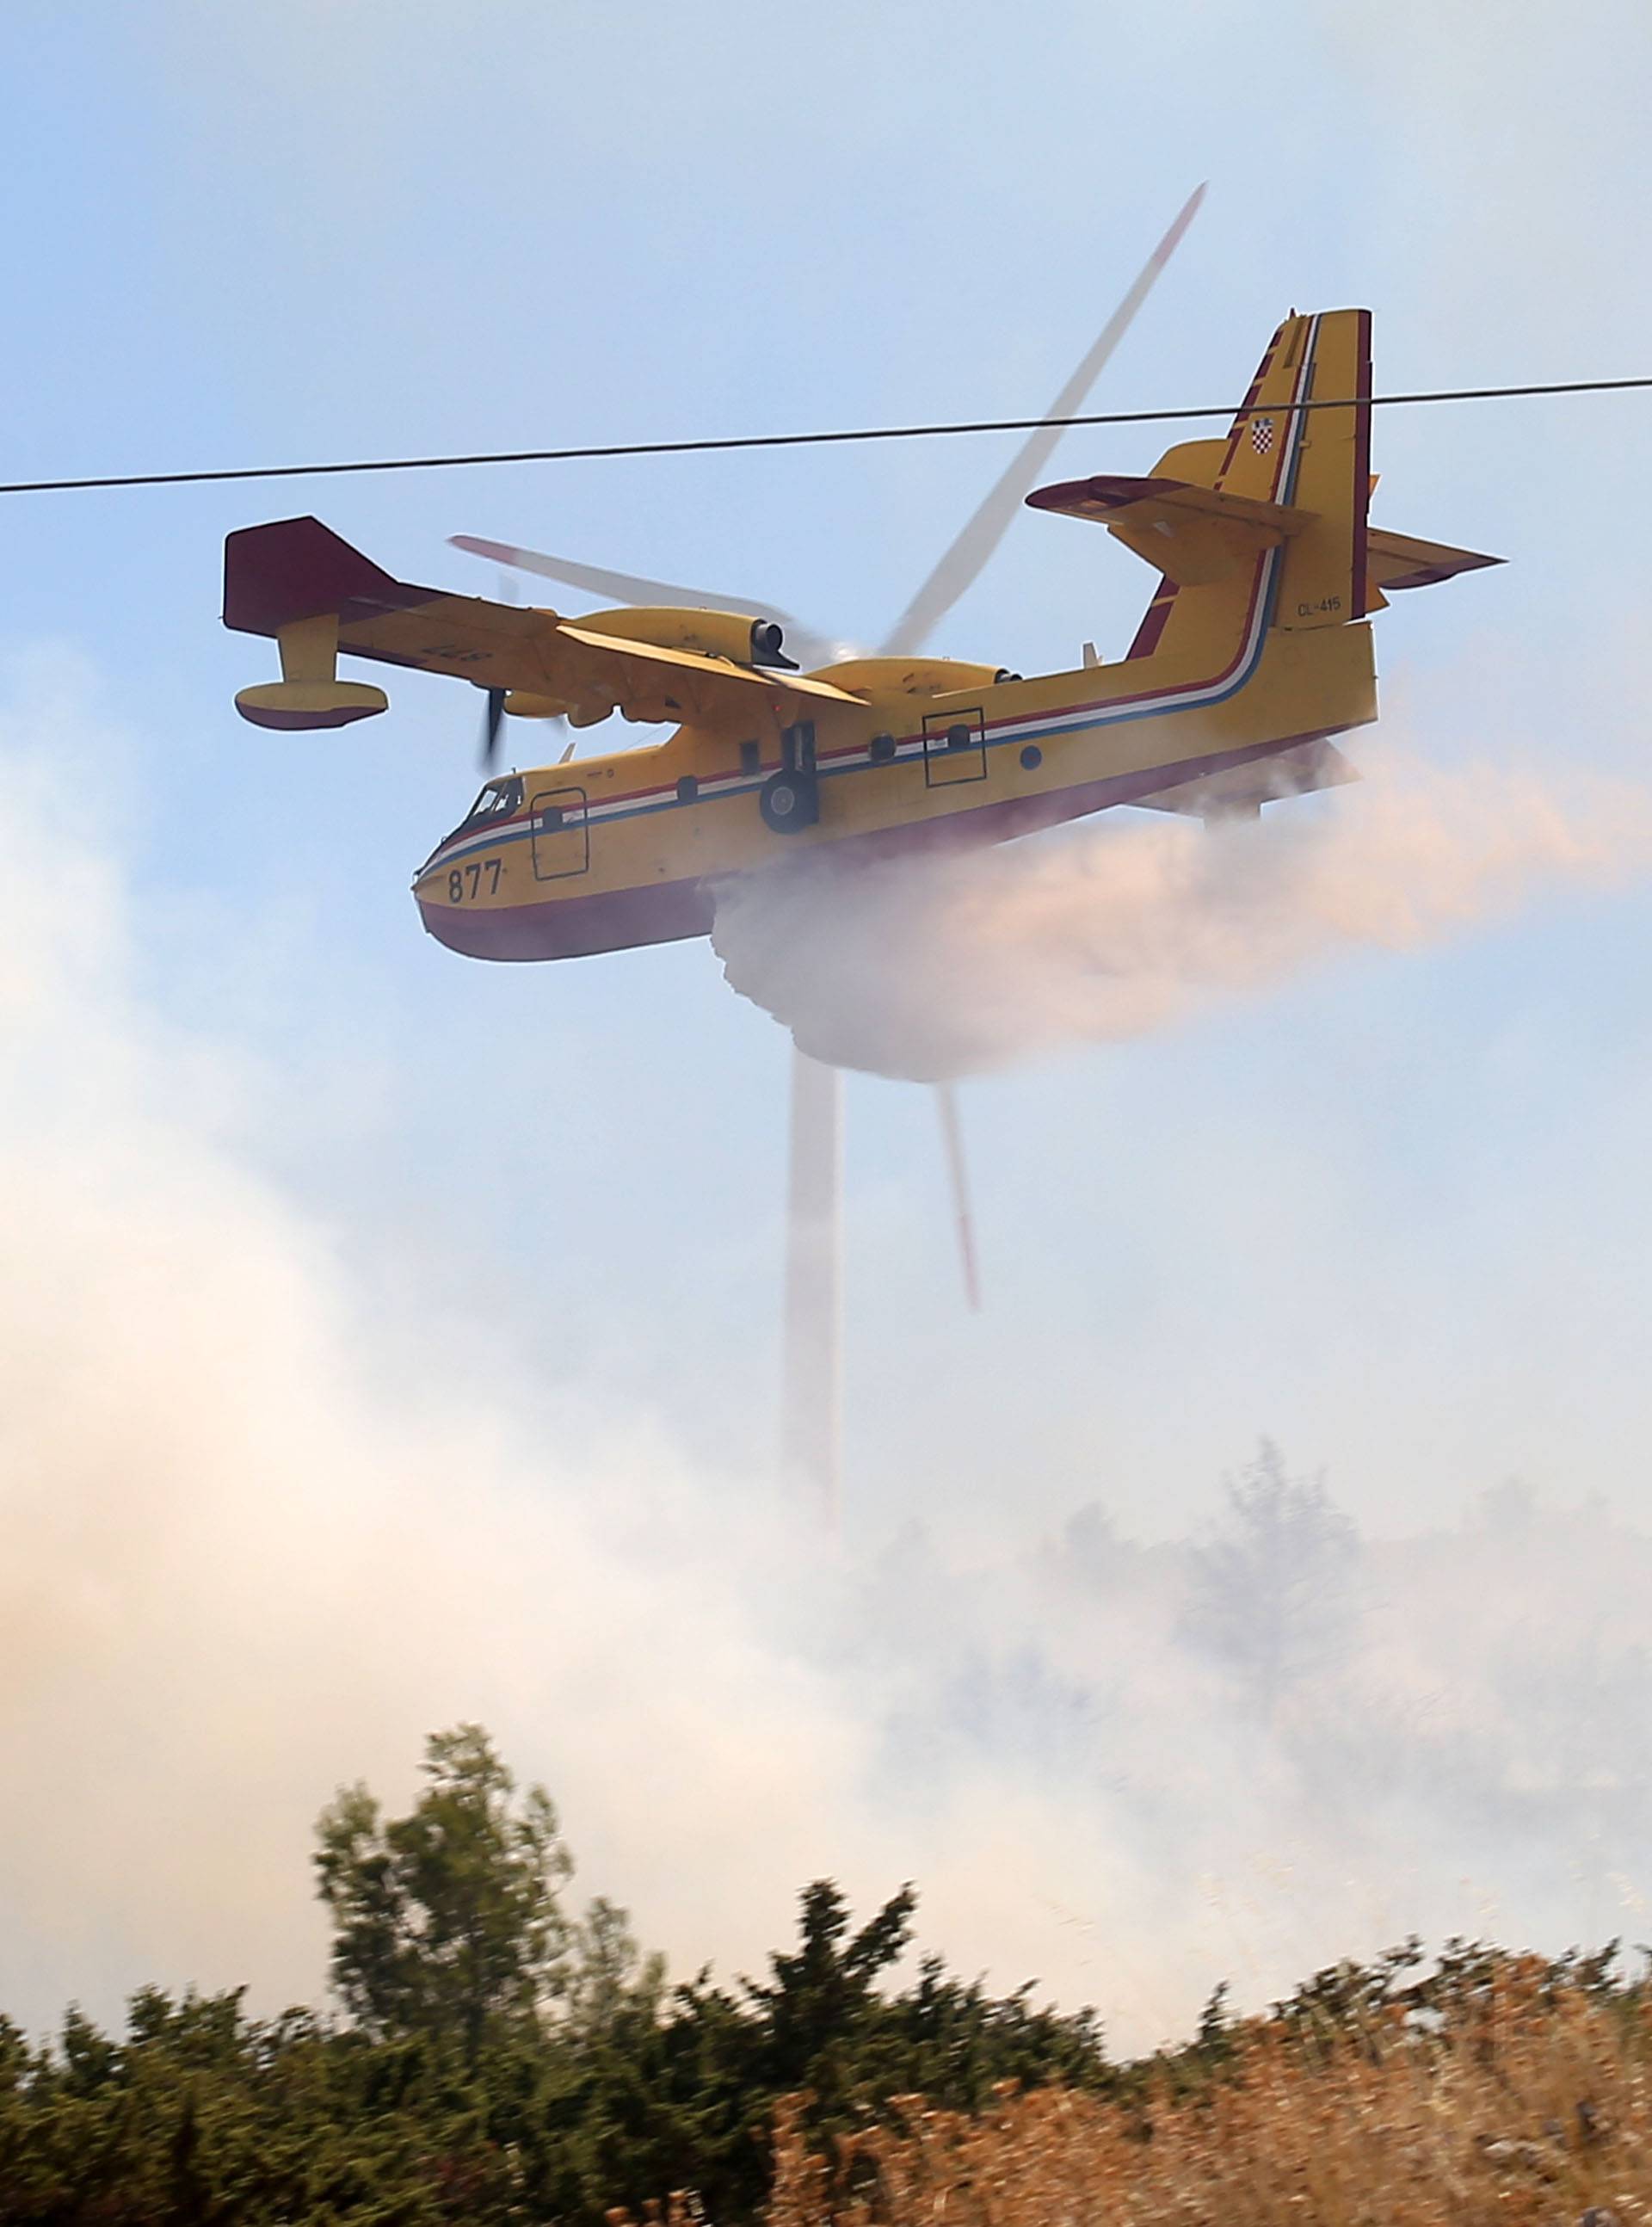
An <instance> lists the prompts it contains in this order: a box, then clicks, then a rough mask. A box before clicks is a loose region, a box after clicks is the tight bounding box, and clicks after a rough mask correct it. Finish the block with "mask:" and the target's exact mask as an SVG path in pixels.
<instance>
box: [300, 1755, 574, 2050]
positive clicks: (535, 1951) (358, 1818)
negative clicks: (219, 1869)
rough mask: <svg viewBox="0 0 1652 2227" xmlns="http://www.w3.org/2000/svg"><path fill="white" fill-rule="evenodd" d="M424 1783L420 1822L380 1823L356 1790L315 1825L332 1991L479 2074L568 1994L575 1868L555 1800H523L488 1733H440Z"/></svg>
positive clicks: (344, 1793)
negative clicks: (567, 1910)
mask: <svg viewBox="0 0 1652 2227" xmlns="http://www.w3.org/2000/svg"><path fill="white" fill-rule="evenodd" d="M424 1780H425V1784H424V1790H423V1792H422V1793H421V1794H420V1796H419V1797H418V1802H417V1803H415V1805H414V1807H413V1809H412V1811H411V1815H408V1816H405V1817H398V1818H392V1819H389V1820H387V1821H386V1820H383V1819H381V1817H380V1810H379V1804H378V1803H377V1802H376V1801H375V1800H374V1798H373V1796H372V1795H371V1794H370V1793H369V1792H368V1791H367V1788H366V1786H365V1785H362V1784H359V1783H358V1784H356V1785H354V1786H350V1787H344V1788H341V1790H340V1791H339V1794H338V1796H337V1797H336V1799H335V1801H334V1802H333V1803H331V1804H330V1806H329V1807H328V1809H325V1810H323V1811H322V1815H321V1817H320V1819H319V1821H318V1822H317V1825H316V1836H317V1840H318V1842H319V1846H318V1847H317V1850H316V1857H315V1865H316V1880H317V1891H318V1892H319V1893H320V1895H321V1898H322V1901H323V1902H324V1903H325V1904H326V1905H327V1906H328V1911H330V1912H331V1913H332V1918H333V1925H334V1939H333V1953H332V1965H331V1969H332V1977H333V1985H334V1988H335V1990H336V1992H337V1994H338V1995H339V1997H340V2000H341V2001H342V2002H343V2004H344V2005H345V2007H346V2008H347V2009H348V2011H349V2012H350V2013H352V2015H353V2016H354V2018H355V2019H356V2020H358V2021H359V2023H360V2025H361V2026H362V2027H363V2028H364V2029H365V2030H366V2031H367V2032H368V2033H369V2034H371V2035H373V2036H374V2037H375V2038H383V2037H386V2036H393V2035H398V2034H402V2035H407V2034H416V2033H422V2034H427V2035H430V2036H432V2037H434V2038H437V2039H451V2038H455V2037H456V2038H457V2039H458V2040H459V2042H460V2045H461V2046H462V2049H463V2052H464V2055H465V2060H466V2062H467V2063H468V2064H472V2065H474V2064H475V2062H476V2058H477V2056H478V2053H479V2052H480V2051H481V2048H482V2043H483V2041H484V2039H487V2038H488V2035H489V2034H490V2032H496V2031H500V2030H506V2029H510V2028H518V2029H520V2028H524V2027H526V2028H531V2027H533V2026H534V2025H535V2024H536V2023H537V2021H538V2019H539V2014H540V2013H542V2011H543V2010H544V2009H545V2006H546V2005H547V2004H548V2002H549V2001H550V2000H552V1998H554V1997H555V1996H556V1995H558V1994H559V1993H561V1992H562V1990H563V1988H564V1985H565V1980H566V1959H567V1951H568V1943H569V1930H570V1929H569V1926H568V1923H567V1920H566V1919H565V1918H564V1916H563V1913H562V1908H561V1904H560V1901H559V1899H558V1894H559V1890H560V1889H561V1887H562V1886H564V1884H565V1882H566V1881H567V1879H568V1878H569V1877H570V1875H571V1873H572V1870H573V1863H572V1860H571V1857H570V1856H569V1854H568V1852H567V1849H566V1848H565V1847H564V1844H563V1841H562V1839H561V1836H560V1835H559V1833H558V1825H557V1813H556V1810H555V1809H554V1807H553V1806H552V1802H551V1797H550V1796H549V1795H547V1794H546V1792H545V1789H544V1788H543V1787H542V1786H531V1787H529V1788H528V1789H527V1790H526V1793H525V1794H524V1795H523V1796H521V1798H520V1801H518V1800H516V1799H514V1797H515V1795H516V1782H515V1780H514V1778H513V1776H512V1774H511V1773H510V1771H508V1770H507V1768H506V1766H505V1764H504V1763H503V1762H502V1761H501V1758H500V1757H499V1756H498V1754H497V1753H496V1752H495V1751H494V1746H493V1744H492V1742H491V1741H490V1740H489V1739H488V1735H487V1733H486V1732H484V1731H483V1730H482V1726H480V1725H459V1726H456V1727H455V1728H454V1729H453V1730H452V1731H451V1732H433V1733H431V1736H430V1738H429V1739H427V1740H426V1742H425V1747H424Z"/></svg>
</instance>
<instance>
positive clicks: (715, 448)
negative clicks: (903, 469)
mask: <svg viewBox="0 0 1652 2227" xmlns="http://www.w3.org/2000/svg"><path fill="white" fill-rule="evenodd" d="M1646 387H1652V378H1648V379H1572V380H1559V381H1556V382H1553V383H1552V384H1549V385H1545V386H1454V387H1444V388H1441V389H1439V390H1438V391H1437V392H1432V393H1426V394H1374V395H1373V396H1372V397H1371V407H1372V408H1373V409H1374V410H1383V409H1387V410H1393V409H1400V408H1407V407H1411V406H1413V405H1416V404H1418V403H1423V402H1505V401H1509V400H1512V399H1515V398H1516V397H1520V396H1525V395H1543V394H1622V393H1627V392H1632V391H1634V390H1636V389H1639V388H1646ZM1355 399H1357V398H1355V397H1352V396H1349V395H1342V396H1336V397H1331V398H1328V399H1325V400H1323V401H1315V402H1287V403H1279V404H1266V405H1264V404H1259V405H1255V407H1254V409H1253V411H1252V412H1251V413H1250V414H1252V415H1266V416H1268V417H1272V418H1282V417H1286V416H1290V415H1293V414H1294V413H1295V412H1298V411H1307V410H1347V409H1349V408H1350V407H1351V406H1352V405H1353V403H1354V401H1355ZM1244 414H1246V413H1245V412H1243V411H1242V410H1241V411H1235V409H1234V405H1233V404H1232V403H1231V402H1220V403H1210V404H1208V405H1204V406H1203V407H1202V408H1199V409H1196V410H1107V411H1088V412H1083V413H1082V414H1081V415H1079V416H1075V417H1071V418H969V419H967V420H965V421H963V422H961V423H957V424H939V425H858V426H853V427H845V428H841V429H839V430H837V431H829V432H820V433H729V434H719V435H714V436H711V437H707V438H705V439H702V440H693V441H603V442H596V443H589V444H587V445H585V446H582V447H579V448H570V449H495V450H485V451H482V452H480V453H477V454H475V455H468V456H370V457H357V458H354V459H352V460H351V461H349V462H348V463H329V464H236V465H230V466H225V467H220V468H219V469H214V470H211V471H196V472H108V473H102V474H99V475H92V476H87V477H85V478H78V479H55V480H8V481H0V495H68V494H73V493H76V492H80V491H84V490H87V489H90V488H141V487H205V486H210V485H214V484H216V483H218V482H223V481H229V480H303V479H335V478H338V477H340V476H341V475H343V474H345V473H348V472H439V471H450V470H452V469H455V468H456V467H457V466H460V465H464V464H571V463H589V462H594V461H596V460H599V459H601V458H604V457H613V456H707V455H711V454H715V453H718V452H726V451H728V450H737V449H820V448H827V447H831V446H833V445H838V444H842V443H848V442H852V441H933V440H936V439H939V438H941V437H943V436H945V435H948V434H958V433H1026V432H1030V431H1034V430H1035V429H1036V428H1037V427H1039V426H1068V425H1165V424H1177V423H1182V422H1185V421H1186V420H1188V419H1190V418H1234V417H1238V416H1242V415H1244Z"/></svg>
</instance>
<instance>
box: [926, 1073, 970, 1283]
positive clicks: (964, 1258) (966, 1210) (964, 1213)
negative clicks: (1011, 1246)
mask: <svg viewBox="0 0 1652 2227" xmlns="http://www.w3.org/2000/svg"><path fill="white" fill-rule="evenodd" d="M935 1106H936V1109H937V1111H938V1112H939V1113H940V1115H941V1142H942V1144H943V1145H945V1146H946V1151H947V1175H948V1176H949V1177H950V1178H951V1181H952V1210H953V1219H954V1222H956V1223H957V1225H958V1252H959V1258H960V1261H961V1263H962V1265H963V1270H964V1297H965V1298H966V1299H967V1300H968V1302H969V1305H970V1310H971V1311H972V1312H973V1313H974V1314H979V1312H980V1311H981V1279H980V1268H979V1262H978V1260H977V1259H976V1254H975V1218H974V1216H973V1214H972V1213H971V1212H970V1205H969V1177H968V1175H967V1172H966V1169H965V1165H964V1133H963V1129H962V1127H961V1126H960V1122H959V1119H958V1087H957V1085H956V1084H955V1083H952V1082H938V1083H937V1084H936V1085H935Z"/></svg>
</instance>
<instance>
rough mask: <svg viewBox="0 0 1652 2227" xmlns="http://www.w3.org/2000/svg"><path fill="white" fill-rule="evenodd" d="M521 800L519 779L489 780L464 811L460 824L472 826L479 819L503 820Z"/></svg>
mask: <svg viewBox="0 0 1652 2227" xmlns="http://www.w3.org/2000/svg"><path fill="white" fill-rule="evenodd" d="M521 801H522V784H521V782H520V781H516V780H511V781H490V782H488V786H487V787H486V788H484V789H483V790H482V794H481V795H480V796H479V797H478V798H477V799H476V801H475V803H474V804H473V805H472V806H471V807H470V809H469V812H467V813H466V814H465V816H464V818H463V820H462V821H461V823H460V824H461V826H465V827H474V826H475V825H476V824H477V822H478V821H479V820H503V819H504V818H505V817H506V816H507V814H509V813H512V812H514V811H515V809H516V807H517V806H518V805H519V804H520V802H521Z"/></svg>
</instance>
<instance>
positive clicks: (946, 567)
mask: <svg viewBox="0 0 1652 2227" xmlns="http://www.w3.org/2000/svg"><path fill="white" fill-rule="evenodd" d="M1203 199H1204V188H1203V187H1202V186H1199V187H1197V188H1195V190H1194V191H1193V192H1192V193H1191V194H1190V195H1189V196H1188V199H1187V201H1186V202H1185V204H1184V205H1183V208H1182V210H1181V212H1180V214H1178V215H1177V219H1176V221H1175V223H1174V224H1172V225H1171V227H1170V230H1169V231H1168V232H1167V233H1165V235H1164V239H1161V240H1160V241H1159V243H1158V246H1157V247H1156V248H1155V249H1154V250H1153V252H1152V253H1151V255H1150V256H1149V257H1148V258H1147V260H1146V262H1145V264H1144V265H1142V267H1141V271H1140V272H1139V275H1138V277H1137V279H1136V283H1135V284H1134V285H1133V286H1132V288H1131V289H1130V291H1129V292H1128V293H1127V294H1126V296H1125V297H1124V299H1123V301H1122V302H1120V303H1119V306H1118V308H1117V309H1115V310H1114V311H1113V315H1112V316H1110V317H1109V318H1108V319H1107V323H1106V324H1105V325H1103V326H1102V328H1101V330H1100V333H1099V334H1098V335H1097V336H1096V341H1095V345H1094V347H1093V348H1091V350H1090V352H1089V354H1088V355H1087V356H1086V357H1085V359H1084V361H1083V362H1082V363H1081V364H1080V366H1079V367H1078V369H1077V370H1076V371H1075V373H1073V376H1072V377H1071V378H1070V379H1069V380H1068V382H1067V384H1066V386H1063V387H1062V391H1061V392H1060V393H1059V394H1058V395H1057V396H1056V399H1055V400H1054V401H1053V402H1052V403H1051V404H1050V405H1049V409H1048V410H1047V411H1046V412H1045V413H1044V415H1045V418H1046V420H1048V419H1049V418H1070V417H1072V416H1073V415H1074V414H1075V412H1077V411H1078V410H1079V409H1081V407H1082V405H1083V402H1084V399H1085V397H1086V396H1087V395H1088V392H1089V391H1090V389H1091V387H1092V386H1094V384H1095V382H1096V380H1098V379H1099V378H1100V375H1101V373H1102V371H1103V370H1104V369H1105V367H1106V366H1107V361H1108V359H1109V358H1110V357H1111V356H1112V354H1113V350H1114V349H1115V348H1117V347H1118V345H1119V341H1121V340H1122V339H1123V338H1124V336H1125V335H1126V333H1127V332H1128V331H1129V330H1130V328H1131V326H1132V324H1133V323H1134V322H1135V318H1136V312H1137V311H1138V309H1140V307H1141V305H1142V303H1144V302H1145V300H1146V299H1147V297H1148V296H1149V294H1151V292H1152V290H1153V282H1154V280H1155V279H1156V278H1158V274H1159V272H1160V271H1162V270H1163V269H1164V265H1166V264H1167V263H1168V262H1169V261H1170V258H1171V256H1172V255H1174V254H1175V252H1176V250H1177V246H1178V244H1179V242H1180V240H1181V238H1182V235H1183V233H1184V232H1185V231H1186V230H1187V228H1188V227H1189V226H1190V224H1191V223H1192V221H1193V220H1194V218H1195V216H1196V214H1198V208H1199V203H1200V202H1201V201H1202V200H1203ZM1062 431H1063V428H1062V426H1060V425H1052V424H1048V423H1046V424H1043V425H1041V426H1039V427H1038V429H1037V430H1036V432H1032V433H1030V434H1029V435H1028V436H1027V437H1026V439H1025V440H1024V442H1023V443H1022V444H1021V446H1020V447H1019V448H1018V449H1017V450H1016V453H1015V455H1014V456H1012V457H1011V459H1010V462H1009V463H1007V464H1006V465H1005V468H1004V470H1003V471H1002V472H1001V473H1000V475H998V479H997V480H995V481H994V482H993V483H992V486H991V487H990V488H988V489H987V491H986V494H985V497H984V499H983V500H982V501H981V503H980V506H979V508H978V509H977V510H976V511H975V513H974V514H973V517H972V518H971V519H970V520H968V522H967V524H966V526H964V528H963V530H962V531H961V533H959V535H958V537H957V539H955V540H954V542H953V544H952V546H950V548H948V549H947V552H946V554H945V555H944V556H943V557H942V558H941V562H940V563H939V564H938V565H936V566H935V569H934V571H933V572H931V573H930V575H929V577H928V579H927V580H926V581H925V582H924V584H923V585H922V587H921V588H920V589H919V590H918V592H917V594H916V595H915V596H914V597H913V598H912V600H911V602H910V603H909V604H908V605H907V607H906V609H905V610H904V611H903V613H902V614H901V616H900V617H899V618H898V619H897V620H896V623H895V625H894V627H893V628H892V629H891V630H890V635H889V639H888V640H887V641H885V643H884V644H883V654H884V656H885V657H910V656H912V655H913V654H915V652H917V651H918V650H920V649H922V648H923V646H924V644H925V642H927V641H928V639H929V637H930V635H932V634H933V633H934V630H935V629H936V628H937V627H938V626H939V625H940V623H941V620H942V619H944V618H945V617H946V616H947V612H948V611H949V610H951V609H952V607H953V605H954V603H957V602H958V600H959V599H960V597H962V596H963V595H964V594H965V593H966V591H967V590H969V589H970V588H973V586H974V584H975V583H976V581H977V580H978V579H979V577H980V575H981V572H982V570H983V568H984V567H985V565H986V564H987V562H988V560H989V559H990V558H991V557H992V552H993V551H994V550H995V549H996V548H997V547H998V544H999V542H1000V541H1002V540H1003V539H1004V537H1005V533H1006V532H1007V531H1008V530H1009V526H1010V521H1011V519H1012V518H1014V516H1015V515H1016V513H1017V511H1018V510H1019V509H1020V507H1021V506H1022V504H1023V503H1024V501H1025V500H1026V498H1027V497H1028V495H1030V494H1031V492H1032V490H1033V488H1034V486H1035V485H1036V482H1037V481H1038V480H1039V479H1040V478H1041V477H1042V476H1043V469H1044V466H1045V465H1046V464H1047V463H1049V456H1050V452H1051V450H1053V449H1054V448H1055V446H1056V443H1057V442H1058V441H1059V440H1060V439H1061V437H1062Z"/></svg>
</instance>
